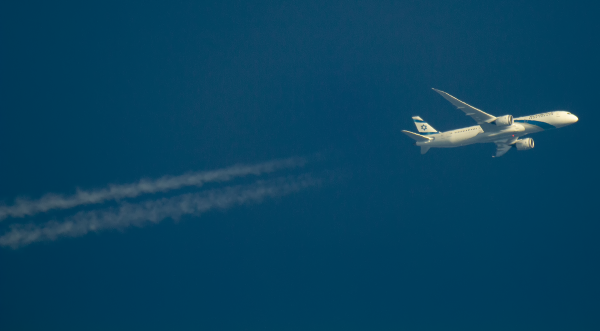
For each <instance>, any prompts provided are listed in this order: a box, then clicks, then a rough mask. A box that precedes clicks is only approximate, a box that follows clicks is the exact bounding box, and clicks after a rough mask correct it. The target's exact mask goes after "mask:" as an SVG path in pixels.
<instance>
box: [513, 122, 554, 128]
mask: <svg viewBox="0 0 600 331" xmlns="http://www.w3.org/2000/svg"><path fill="white" fill-rule="evenodd" d="M515 122H516V123H527V124H531V125H535V126H539V127H540V128H542V129H544V130H551V129H556V127H555V126H554V125H552V124H548V123H546V122H542V121H533V120H515Z"/></svg>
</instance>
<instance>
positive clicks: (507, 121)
mask: <svg viewBox="0 0 600 331" xmlns="http://www.w3.org/2000/svg"><path fill="white" fill-rule="evenodd" d="M495 122H496V126H510V125H513V123H514V121H513V117H512V115H504V116H500V117H496V121H495Z"/></svg>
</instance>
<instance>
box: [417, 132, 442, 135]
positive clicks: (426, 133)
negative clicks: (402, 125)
mask: <svg viewBox="0 0 600 331" xmlns="http://www.w3.org/2000/svg"><path fill="white" fill-rule="evenodd" d="M438 133H439V132H419V134H424V135H428V134H438Z"/></svg>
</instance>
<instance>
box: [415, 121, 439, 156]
mask: <svg viewBox="0 0 600 331" xmlns="http://www.w3.org/2000/svg"><path fill="white" fill-rule="evenodd" d="M412 119H413V121H414V122H415V126H416V127H417V130H418V131H419V134H421V135H429V134H436V133H439V132H438V131H437V130H436V129H434V128H433V126H431V125H429V123H427V122H425V121H423V119H422V118H420V117H419V116H413V118H412ZM423 154H425V153H423Z"/></svg>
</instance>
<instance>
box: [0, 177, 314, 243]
mask: <svg viewBox="0 0 600 331" xmlns="http://www.w3.org/2000/svg"><path fill="white" fill-rule="evenodd" d="M318 183H319V181H318V180H316V179H313V178H311V177H310V176H307V175H304V176H300V177H288V178H279V179H275V180H269V181H257V182H256V183H254V184H251V185H246V186H233V187H228V188H224V189H215V190H210V191H207V192H202V193H189V194H182V195H179V196H175V197H171V198H162V199H158V200H150V201H145V202H140V203H135V204H132V203H127V202H124V203H122V204H120V205H119V206H118V207H116V208H108V209H104V210H93V211H82V212H79V213H77V214H75V215H73V216H71V217H68V218H66V219H65V220H64V221H62V222H57V221H50V222H47V223H45V224H40V225H34V224H29V225H22V224H13V225H11V226H10V230H9V231H8V232H7V233H5V234H4V235H2V236H1V237H0V246H5V247H12V248H14V249H16V248H19V247H23V246H26V245H29V244H31V243H34V242H38V241H53V240H56V239H58V238H60V237H79V236H83V235H85V234H87V233H89V232H97V231H100V230H106V229H123V228H127V227H130V226H137V227H142V226H144V225H146V224H149V223H158V222H160V221H162V220H165V219H168V218H171V219H174V220H177V219H179V218H180V217H182V216H184V215H196V216H198V215H200V214H202V213H204V212H206V211H209V210H211V209H225V208H230V207H232V206H235V205H241V204H245V203H251V202H260V201H261V200H262V199H264V198H267V197H278V196H282V195H286V194H289V193H292V192H295V191H298V190H301V189H303V188H306V187H309V186H313V185H316V184H318Z"/></svg>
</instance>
